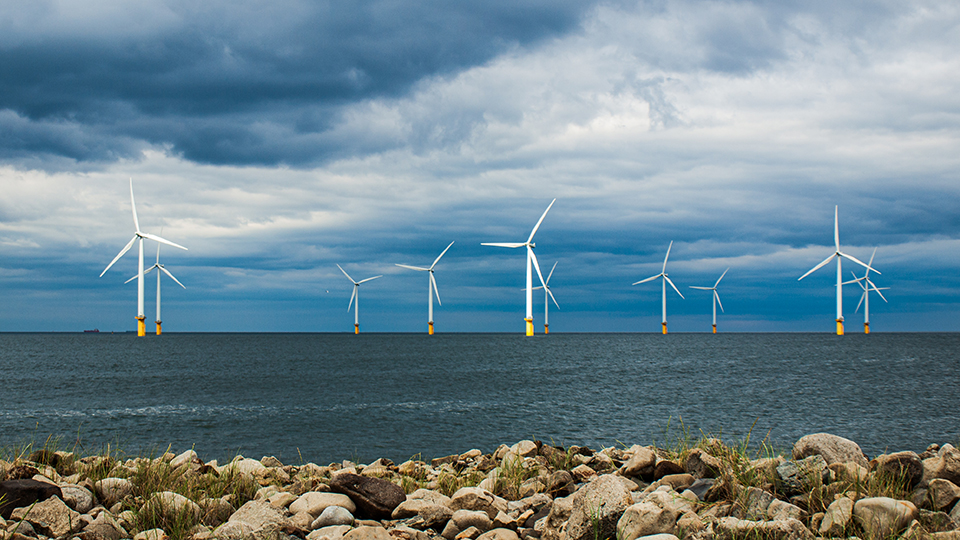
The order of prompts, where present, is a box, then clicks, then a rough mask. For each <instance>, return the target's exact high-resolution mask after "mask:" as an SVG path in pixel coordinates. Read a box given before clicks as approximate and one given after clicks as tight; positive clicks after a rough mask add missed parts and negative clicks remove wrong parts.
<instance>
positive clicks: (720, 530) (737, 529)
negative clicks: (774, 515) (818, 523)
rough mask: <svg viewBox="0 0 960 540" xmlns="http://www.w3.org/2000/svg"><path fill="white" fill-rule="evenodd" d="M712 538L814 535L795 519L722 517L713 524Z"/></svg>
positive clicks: (806, 539)
mask: <svg viewBox="0 0 960 540" xmlns="http://www.w3.org/2000/svg"><path fill="white" fill-rule="evenodd" d="M713 530H714V538H718V539H721V540H732V539H735V538H762V539H764V540H813V538H814V535H813V533H811V532H810V530H809V529H807V528H806V527H804V526H803V523H802V522H800V521H798V520H796V519H787V520H783V521H750V520H747V519H737V518H734V517H722V518H720V519H718V520H717V521H716V522H714V524H713Z"/></svg>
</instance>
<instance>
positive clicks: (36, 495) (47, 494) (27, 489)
mask: <svg viewBox="0 0 960 540" xmlns="http://www.w3.org/2000/svg"><path fill="white" fill-rule="evenodd" d="M51 497H63V492H62V491H61V490H60V488H59V487H57V486H56V485H54V484H51V483H49V482H38V481H37V480H32V479H20V480H5V481H3V482H0V516H2V517H3V518H4V519H10V513H11V512H13V509H14V508H21V507H24V506H30V505H31V504H33V503H35V502H37V501H45V500H47V499H49V498H51ZM61 500H62V499H61Z"/></svg>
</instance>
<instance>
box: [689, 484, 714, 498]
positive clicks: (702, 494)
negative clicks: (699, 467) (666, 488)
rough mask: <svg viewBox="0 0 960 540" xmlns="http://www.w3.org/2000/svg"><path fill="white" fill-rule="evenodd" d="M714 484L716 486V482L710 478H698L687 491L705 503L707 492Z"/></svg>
mask: <svg viewBox="0 0 960 540" xmlns="http://www.w3.org/2000/svg"><path fill="white" fill-rule="evenodd" d="M714 484H716V480H714V479H712V478H700V479H698V480H695V481H694V482H693V483H692V484H690V486H689V487H688V488H687V489H689V490H690V491H692V492H693V493H694V494H695V495H696V496H697V498H698V499H700V500H701V501H705V500H707V492H709V491H710V489H711V488H713V486H714Z"/></svg>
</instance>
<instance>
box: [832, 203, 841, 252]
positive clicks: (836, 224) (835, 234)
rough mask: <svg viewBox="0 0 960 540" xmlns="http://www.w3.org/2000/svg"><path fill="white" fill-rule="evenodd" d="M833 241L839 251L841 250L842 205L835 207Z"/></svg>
mask: <svg viewBox="0 0 960 540" xmlns="http://www.w3.org/2000/svg"><path fill="white" fill-rule="evenodd" d="M833 243H834V244H835V245H836V246H837V251H840V207H839V206H834V207H833Z"/></svg>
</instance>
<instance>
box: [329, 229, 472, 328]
mask: <svg viewBox="0 0 960 540" xmlns="http://www.w3.org/2000/svg"><path fill="white" fill-rule="evenodd" d="M452 245H453V242H450V245H449V246H447V249H450V246H452ZM447 249H445V250H443V252H441V253H440V255H439V256H437V258H436V259H434V260H433V264H431V265H430V268H422V267H420V266H409V265H406V264H398V265H397V266H399V267H401V268H409V269H410V270H418V271H420V272H427V276H428V279H427V334H429V335H431V336H432V335H433V295H434V294H436V295H437V303H438V304H440V305H441V306H442V305H443V303H441V302H440V291H439V289H437V279H436V278H435V277H433V267H434V266H436V265H437V263H438V262H440V257H443V254H444V253H446V252H447ZM341 270H342V268H341ZM348 277H349V276H348Z"/></svg>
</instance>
